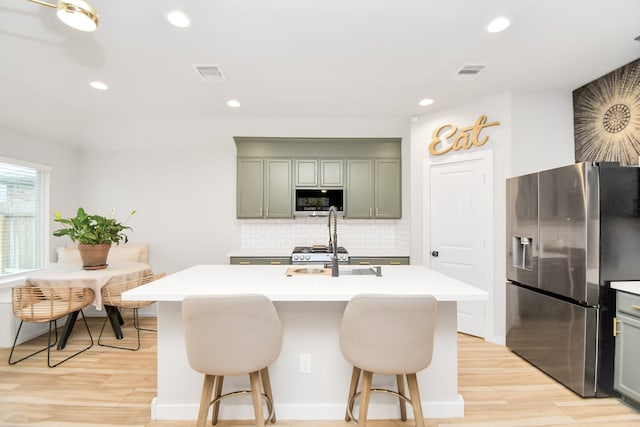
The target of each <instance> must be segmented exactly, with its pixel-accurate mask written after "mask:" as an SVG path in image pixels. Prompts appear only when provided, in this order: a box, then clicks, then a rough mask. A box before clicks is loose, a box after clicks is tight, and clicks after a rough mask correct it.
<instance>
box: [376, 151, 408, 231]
mask: <svg viewBox="0 0 640 427" xmlns="http://www.w3.org/2000/svg"><path fill="white" fill-rule="evenodd" d="M374 177H375V182H374V189H375V194H374V198H373V200H374V204H375V209H374V212H373V214H374V216H375V217H376V218H389V219H391V218H401V217H402V197H401V194H402V183H401V171H400V160H396V159H384V160H375V173H374Z"/></svg>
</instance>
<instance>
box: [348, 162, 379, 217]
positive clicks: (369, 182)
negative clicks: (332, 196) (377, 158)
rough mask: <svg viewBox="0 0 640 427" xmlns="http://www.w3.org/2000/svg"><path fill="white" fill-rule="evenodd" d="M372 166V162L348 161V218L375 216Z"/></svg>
mask: <svg viewBox="0 0 640 427" xmlns="http://www.w3.org/2000/svg"><path fill="white" fill-rule="evenodd" d="M372 164H373V161H372V160H365V159H363V160H347V185H346V187H345V193H346V194H345V199H346V200H345V204H346V206H345V212H346V217H347V218H353V219H356V218H371V217H372V215H373V168H372Z"/></svg>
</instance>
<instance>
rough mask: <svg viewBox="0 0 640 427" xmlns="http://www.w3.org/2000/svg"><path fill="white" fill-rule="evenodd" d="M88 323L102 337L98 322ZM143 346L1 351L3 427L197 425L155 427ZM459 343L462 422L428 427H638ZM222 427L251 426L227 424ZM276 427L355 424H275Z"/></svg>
mask: <svg viewBox="0 0 640 427" xmlns="http://www.w3.org/2000/svg"><path fill="white" fill-rule="evenodd" d="M89 320H90V325H91V330H92V332H93V333H94V335H95V337H97V333H98V332H99V330H100V322H99V321H98V319H91V318H90V319H89ZM143 325H144V326H147V327H154V326H155V320H154V319H143ZM79 331H80V329H78V330H77V331H76V332H75V333H74V336H73V337H72V340H71V341H70V343H69V345H70V346H71V345H73V343H74V342H78V343H79V341H77V340H79V339H80V338H82V334H79V333H78V332H79ZM129 335H130V334H129ZM39 340H40V341H42V339H39ZM142 340H143V345H142V348H141V350H140V351H138V352H129V351H124V350H116V349H111V348H105V347H99V346H97V345H95V346H94V347H93V348H91V349H90V350H89V351H87V352H85V353H83V354H81V355H80V356H78V357H76V358H75V359H71V360H70V361H68V362H66V363H64V364H62V365H60V366H59V367H57V368H53V369H50V368H48V367H47V366H46V353H42V354H41V355H38V356H34V357H33V358H31V359H28V360H26V361H23V362H21V363H19V364H17V365H14V366H9V365H8V363H7V359H8V357H9V349H0V426H16V427H20V426H27V425H28V426H46V427H62V426H67V427H79V426H83V427H108V426H132V427H133V426H135V427H142V426H146V427H185V426H193V425H195V422H194V421H151V419H150V409H149V402H150V401H151V399H152V398H153V396H154V395H155V387H156V377H155V374H156V345H155V333H153V332H144V331H143V335H142ZM459 343H460V354H459V366H460V369H459V372H460V374H459V386H460V393H461V394H462V396H463V397H464V399H465V417H464V418H458V419H427V422H426V425H427V426H428V427H437V426H441V427H506V426H509V427H511V426H548V427H577V426H585V427H605V426H606V427H632V426H635V427H640V413H639V412H637V411H635V410H634V409H632V408H629V407H628V406H626V405H624V404H622V403H621V402H620V401H618V400H617V399H614V398H606V399H581V398H580V397H578V396H577V395H575V394H574V393H572V392H571V391H569V390H567V389H565V388H564V387H563V386H561V385H559V384H558V383H556V382H555V381H553V380H552V379H550V378H549V377H547V376H546V375H544V374H542V373H541V372H539V371H538V370H537V369H535V368H533V367H532V366H531V365H529V364H528V363H526V362H524V361H523V360H522V359H520V358H519V357H517V356H515V355H514V354H512V353H511V352H510V351H509V350H507V349H506V348H504V347H501V346H498V345H494V344H490V343H486V342H484V341H482V340H480V339H477V338H474V337H470V336H466V335H459ZM31 344H32V343H26V344H23V345H22V346H21V348H20V349H21V350H26V349H27V347H29V346H30V345H31ZM346 393H347V390H345V395H346ZM275 398H276V399H277V396H275ZM427 415H428V414H427ZM218 425H220V426H249V425H251V424H250V423H248V422H247V421H244V422H232V421H224V420H223V421H220V423H219V424H218ZM276 425H279V426H282V427H294V426H295V427H298V426H300V427H347V426H353V425H354V424H350V423H346V422H341V421H313V422H310V421H290V420H278V423H277V424H276ZM368 425H370V426H371V427H383V426H384V427H400V426H402V427H409V426H413V425H414V423H413V422H412V421H407V422H404V423H403V422H399V421H394V420H378V421H372V422H371V423H368Z"/></svg>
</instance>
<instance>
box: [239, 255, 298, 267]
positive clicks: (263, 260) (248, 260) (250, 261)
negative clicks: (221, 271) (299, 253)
mask: <svg viewBox="0 0 640 427" xmlns="http://www.w3.org/2000/svg"><path fill="white" fill-rule="evenodd" d="M229 264H233V265H288V264H291V258H290V257H243V256H232V257H230V258H229Z"/></svg>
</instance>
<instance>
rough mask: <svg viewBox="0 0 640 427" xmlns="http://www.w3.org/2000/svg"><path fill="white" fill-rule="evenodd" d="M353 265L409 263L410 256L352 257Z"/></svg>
mask: <svg viewBox="0 0 640 427" xmlns="http://www.w3.org/2000/svg"><path fill="white" fill-rule="evenodd" d="M349 264H351V265H409V257H408V256H406V257H405V256H394V257H351V258H349Z"/></svg>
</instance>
